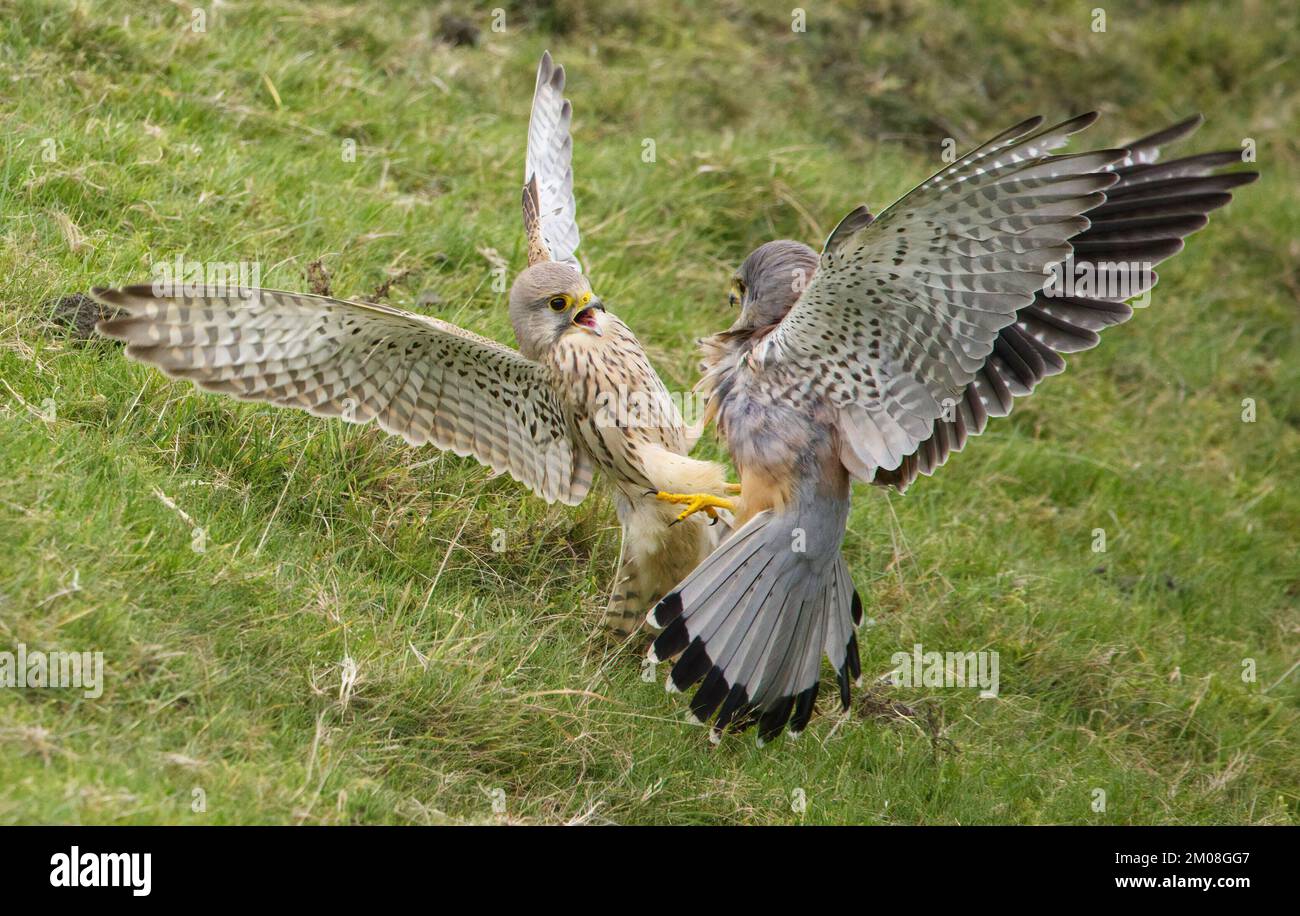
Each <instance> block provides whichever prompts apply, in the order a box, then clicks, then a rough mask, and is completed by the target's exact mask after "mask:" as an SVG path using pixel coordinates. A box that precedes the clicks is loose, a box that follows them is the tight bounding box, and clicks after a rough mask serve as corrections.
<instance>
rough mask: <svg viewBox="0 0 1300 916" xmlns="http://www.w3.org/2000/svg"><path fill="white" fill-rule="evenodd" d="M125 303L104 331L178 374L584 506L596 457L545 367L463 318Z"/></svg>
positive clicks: (241, 301)
mask: <svg viewBox="0 0 1300 916" xmlns="http://www.w3.org/2000/svg"><path fill="white" fill-rule="evenodd" d="M96 297H97V298H99V299H100V300H101V301H103V302H106V303H109V304H111V305H113V306H116V307H118V308H120V309H123V310H124V311H125V312H126V315H125V316H122V317H118V318H115V319H113V320H110V321H105V322H101V323H100V325H99V330H100V332H101V333H104V334H106V335H108V336H110V337H115V338H118V339H120V340H124V341H126V343H127V354H128V355H129V356H131V357H133V358H135V359H138V360H140V361H142V362H147V363H151V364H152V365H154V366H157V367H158V368H159V369H161V370H162V371H163V372H165V373H167V374H168V375H170V376H173V377H175V378H184V379H189V380H190V381H192V382H193V383H194V384H195V385H197V386H198V387H200V388H202V389H204V390H207V391H213V392H219V393H222V394H228V395H232V396H234V397H236V398H240V399H242V400H254V401H265V402H268V403H271V404H276V405H278V406H281V407H296V408H299V409H301V410H305V411H307V412H309V413H312V414H315V415H316V416H326V417H340V418H342V419H344V420H348V421H349V422H353V423H367V422H370V421H375V422H376V423H378V425H379V426H380V427H382V428H383V429H384V430H386V431H387V432H389V433H392V434H394V435H398V436H401V437H402V438H403V439H405V440H406V441H407V442H409V443H411V444H412V445H423V444H425V443H431V444H432V445H434V446H436V447H437V448H440V449H444V450H447V451H452V452H455V453H456V454H458V455H462V456H471V457H473V458H475V459H477V460H478V461H480V462H481V463H483V464H485V465H487V466H488V467H490V468H492V469H493V470H494V471H497V472H498V473H508V474H509V475H510V476H512V477H514V478H515V479H516V480H518V481H519V482H520V483H523V484H524V485H525V486H527V487H529V488H530V489H531V490H532V491H533V492H534V493H536V494H537V495H538V496H540V497H542V498H543V499H545V500H547V501H548V502H553V501H560V502H564V503H570V504H576V503H578V502H580V501H581V500H582V498H583V496H584V495H585V494H586V493H587V490H588V489H589V488H590V486H591V480H592V467H591V463H590V460H589V459H588V458H587V457H586V456H585V454H584V453H582V452H581V451H580V450H579V449H577V448H576V447H575V446H574V445H573V443H572V442H571V440H570V438H569V434H568V431H567V427H566V422H565V417H564V414H563V412H562V408H561V405H560V401H559V399H558V398H557V397H556V395H555V393H554V391H553V390H552V389H551V387H550V385H549V384H548V382H547V380H546V376H545V374H544V372H543V370H542V367H541V366H540V365H538V364H537V363H534V362H532V361H531V360H528V359H526V358H524V357H523V356H522V355H521V354H519V353H518V352H516V351H514V350H512V349H510V348H509V347H505V346H502V345H501V344H498V343H496V342H495V341H492V340H488V339H487V338H484V337H480V336H478V335H477V334H473V333H470V332H469V331H465V330H463V329H461V328H458V327H456V326H454V325H450V324H447V323H446V322H443V321H438V320H437V319H434V318H428V317H425V316H422V315H416V314H413V313H410V312H403V311H401V310H399V309H394V308H389V307H387V306H381V305H369V304H361V303H356V302H345V301H342V300H339V299H330V298H326V297H323V296H313V295H308V294H304V293H288V292H280V291H276V290H252V291H248V295H241V294H239V293H236V294H233V295H178V296H174V297H171V296H166V297H164V296H156V295H154V293H153V291H152V289H151V288H150V287H148V286H136V287H128V288H126V289H121V290H98V291H96Z"/></svg>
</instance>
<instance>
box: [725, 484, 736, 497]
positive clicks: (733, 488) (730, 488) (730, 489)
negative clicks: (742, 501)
mask: <svg viewBox="0 0 1300 916" xmlns="http://www.w3.org/2000/svg"><path fill="white" fill-rule="evenodd" d="M722 489H724V490H726V491H727V492H728V493H735V494H736V495H737V496H739V495H740V484H738V483H724V484H723V485H722Z"/></svg>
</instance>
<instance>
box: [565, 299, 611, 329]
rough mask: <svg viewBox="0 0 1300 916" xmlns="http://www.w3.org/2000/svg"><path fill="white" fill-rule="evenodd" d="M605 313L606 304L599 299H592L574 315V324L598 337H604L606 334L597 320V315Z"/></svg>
mask: <svg viewBox="0 0 1300 916" xmlns="http://www.w3.org/2000/svg"><path fill="white" fill-rule="evenodd" d="M603 311H605V306H604V304H603V303H602V302H601V301H600V300H599V299H592V300H590V301H589V302H588V303H587V304H586V305H584V306H583V307H582V308H580V309H578V310H577V311H576V312H574V313H573V323H574V324H576V325H577V326H578V327H580V328H583V329H584V330H587V331H590V332H591V333H593V334H595V335H596V336H597V337H604V336H605V332H604V331H602V330H601V329H600V323H599V322H598V321H597V320H596V313H597V312H603Z"/></svg>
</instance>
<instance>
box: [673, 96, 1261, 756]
mask: <svg viewBox="0 0 1300 916" xmlns="http://www.w3.org/2000/svg"><path fill="white" fill-rule="evenodd" d="M1095 119H1096V116H1095V115H1093V114H1087V115H1083V116H1080V117H1077V118H1074V119H1071V120H1069V121H1066V122H1064V123H1063V124H1059V125H1057V126H1055V127H1049V128H1047V129H1043V130H1040V129H1039V126H1040V124H1041V119H1039V118H1034V119H1031V120H1029V121H1025V122H1023V123H1021V124H1018V125H1016V126H1015V127H1013V128H1011V129H1010V130H1008V131H1006V132H1005V133H1002V134H1000V135H998V136H997V137H994V138H993V139H992V140H990V141H989V142H987V143H985V144H984V145H982V146H980V147H979V148H978V149H976V150H975V151H973V152H971V153H969V154H967V155H965V156H963V157H961V158H960V159H959V160H957V161H956V162H954V163H953V164H952V165H950V166H948V167H947V168H945V169H943V170H941V171H940V172H938V173H937V174H935V175H934V176H933V177H931V178H930V179H929V180H927V181H926V182H924V183H923V184H922V185H920V187H918V188H916V189H914V190H913V191H911V192H910V193H909V194H907V195H906V196H904V197H903V198H902V199H901V200H899V201H898V202H897V203H895V204H893V206H891V207H889V208H888V209H886V210H885V211H884V212H883V213H882V214H881V215H880V216H879V217H877V218H873V217H872V216H871V214H869V213H868V212H867V210H866V209H865V208H863V207H859V208H858V209H856V210H854V211H853V212H852V213H850V214H849V215H848V216H847V217H845V218H844V220H843V221H842V222H840V224H839V225H838V226H837V227H836V228H835V230H834V231H833V232H832V233H831V234H830V237H829V238H828V239H827V240H826V244H825V246H824V248H823V250H822V253H821V256H820V258H819V257H818V255H817V254H816V253H815V252H814V251H813V250H812V249H811V248H809V247H807V246H806V245H802V244H800V243H798V242H791V241H779V242H769V243H768V244H766V245H763V246H762V247H760V248H758V249H757V250H756V251H754V252H753V253H752V254H750V255H749V257H748V258H746V259H745V262H744V263H743V264H742V265H741V267H740V270H739V271H738V273H737V274H736V276H735V278H734V280H733V290H732V296H731V298H732V300H733V302H734V303H737V304H739V306H740V315H739V318H738V319H737V320H736V322H735V323H734V324H733V325H732V326H731V328H730V329H729V330H727V331H724V332H722V333H720V334H717V335H714V336H713V337H711V338H708V339H707V340H706V341H704V368H705V373H706V374H705V377H704V379H703V380H702V382H701V384H702V386H703V387H704V389H705V390H706V392H707V395H708V398H709V405H708V411H707V414H708V417H709V418H711V419H714V420H716V422H717V425H718V429H719V431H720V432H721V433H722V435H723V437H724V438H725V440H726V443H727V446H728V448H729V449H730V451H731V456H732V459H733V460H734V462H735V464H736V467H737V469H738V470H739V473H740V484H741V497H740V499H739V500H738V502H737V504H736V506H735V511H736V516H735V530H734V532H733V533H732V534H731V535H730V537H729V538H728V540H726V541H725V542H724V543H723V544H722V546H720V547H719V548H718V550H717V551H716V552H714V553H713V554H712V555H711V556H710V557H709V558H708V559H707V560H706V561H705V562H704V563H702V564H701V565H700V566H698V567H697V568H696V569H695V571H694V572H693V573H691V575H690V576H688V577H687V578H686V580H685V581H684V582H682V583H681V584H680V585H679V586H678V587H677V588H676V589H675V590H673V591H672V592H671V593H670V594H668V595H667V596H666V597H665V598H664V599H663V601H661V602H660V603H659V604H658V605H657V606H656V607H655V609H654V610H653V611H652V612H651V614H650V623H651V624H653V625H657V626H662V627H665V629H664V631H663V632H662V633H661V634H660V635H659V637H658V638H657V639H656V641H655V642H654V644H653V646H652V647H651V650H650V658H651V660H652V661H657V660H659V659H668V658H672V657H673V656H678V655H679V653H680V657H678V658H677V661H676V664H675V665H674V667H673V669H672V672H671V674H670V675H669V680H668V688H669V689H670V690H672V691H677V690H685V689H687V688H689V687H691V686H692V685H695V684H699V688H698V690H697V691H696V693H695V695H694V697H693V698H692V700H691V704H690V706H691V713H692V715H693V716H694V718H695V719H697V720H698V721H701V722H707V721H709V720H710V719H713V720H714V721H713V726H712V730H711V733H710V736H711V738H713V739H715V740H716V739H717V738H718V736H719V734H720V732H721V730H723V729H726V728H728V727H729V726H730V727H731V728H733V729H741V728H744V727H747V726H749V725H752V724H754V723H757V725H758V731H759V742H760V744H761V743H763V742H766V741H768V740H770V739H772V738H773V737H775V736H777V735H778V734H780V732H781V731H782V730H783V729H784V728H785V726H786V723H787V722H789V723H790V730H791V733H792V734H797V733H798V732H800V731H802V730H803V728H804V727H805V726H806V725H807V724H808V721H809V718H810V717H811V715H812V713H813V708H814V705H815V702H816V698H817V691H818V682H819V679H820V668H821V656H822V654H823V653H824V654H826V655H827V656H829V658H830V661H831V664H832V666H833V667H834V669H835V671H836V673H837V676H838V680H839V693H840V702H841V703H842V704H843V706H844V708H845V709H847V708H848V704H849V691H850V687H849V682H850V679H851V678H857V677H859V676H860V674H861V665H860V663H859V660H858V646H857V638H856V636H855V634H854V627H855V626H856V625H857V624H858V623H859V622H860V621H861V618H862V603H861V600H860V599H859V597H858V595H857V593H856V592H855V591H854V587H853V582H852V579H851V578H850V575H849V570H848V567H847V566H846V564H845V562H844V558H843V556H842V555H841V553H840V545H841V543H842V541H843V539H844V532H845V525H846V522H847V519H848V513H849V496H850V484H851V481H853V480H860V481H864V482H867V483H875V484H881V485H887V486H893V487H895V488H897V489H898V490H903V489H905V488H906V487H907V486H908V484H910V483H911V482H912V481H913V480H914V479H915V478H916V477H917V475H918V474H926V475H929V474H931V473H933V472H934V470H935V469H936V468H938V467H939V466H940V465H941V464H943V463H944V462H945V461H946V460H947V458H948V456H949V454H950V453H952V452H954V451H960V450H961V448H962V447H963V446H964V445H965V444H966V440H967V437H968V436H973V435H977V434H979V433H981V432H983V430H984V426H985V423H986V422H987V420H988V418H989V417H990V416H995V417H996V416H1004V415H1006V414H1007V413H1008V412H1010V410H1011V407H1012V403H1013V400H1014V399H1015V398H1017V397H1023V396H1025V395H1028V394H1030V393H1031V392H1032V391H1033V390H1034V387H1035V386H1036V385H1037V384H1038V383H1039V382H1040V381H1042V380H1043V378H1044V377H1046V376H1049V375H1055V374H1056V373H1058V372H1061V371H1062V370H1063V369H1064V368H1065V363H1064V361H1063V360H1062V358H1061V354H1063V353H1072V352H1075V351H1078V350H1085V349H1088V348H1089V347H1092V346H1094V345H1095V344H1096V343H1097V340H1098V337H1097V332H1098V331H1100V330H1102V329H1104V328H1106V327H1109V326H1110V325H1114V324H1119V323H1121V322H1123V321H1125V320H1127V319H1128V318H1129V317H1130V316H1131V315H1132V309H1131V308H1130V307H1129V306H1128V305H1127V304H1125V300H1127V299H1129V298H1131V297H1133V296H1140V295H1144V294H1145V293H1146V292H1147V291H1148V290H1150V288H1151V287H1152V286H1153V285H1154V284H1155V282H1156V275H1155V273H1154V271H1152V269H1151V268H1152V266H1153V265H1155V264H1157V263H1159V262H1160V261H1163V260H1164V259H1166V258H1168V257H1170V256H1171V255H1173V254H1175V253H1177V252H1178V251H1179V250H1181V249H1182V246H1183V242H1182V240H1183V238H1184V237H1185V236H1187V235H1189V234H1191V233H1192V232H1195V231H1196V230H1198V229H1200V228H1201V227H1202V226H1204V225H1205V224H1206V221H1207V216H1206V214H1207V213H1209V211H1211V210H1214V209H1216V208H1218V207H1221V206H1223V205H1224V204H1226V203H1227V202H1228V200H1229V199H1230V197H1231V195H1230V193H1229V192H1230V190H1231V189H1232V188H1234V187H1236V186H1238V185H1242V184H1246V183H1248V182H1250V181H1253V180H1255V179H1256V178H1257V177H1258V175H1257V174H1256V173H1254V172H1233V173H1225V174H1216V173H1217V172H1218V170H1219V169H1220V168H1222V167H1224V166H1227V165H1230V164H1232V163H1235V162H1239V161H1240V154H1239V152H1237V151H1229V152H1219V153H1205V154H1201V155H1196V156H1189V157H1187V158H1183V159H1176V160H1173V161H1170V162H1167V163H1159V162H1158V161H1157V160H1158V158H1159V153H1160V148H1161V147H1162V146H1163V145H1164V144H1166V143H1169V142H1171V141H1174V140H1178V139H1181V138H1182V137H1185V136H1186V135H1188V134H1190V133H1191V132H1192V131H1193V130H1195V129H1196V127H1197V126H1199V124H1200V122H1201V119H1200V118H1199V117H1195V118H1191V119H1188V120H1186V121H1183V122H1181V123H1179V124H1176V125H1174V126H1173V127H1170V128H1168V129H1166V130H1163V131H1160V132H1159V133H1156V134H1152V135H1151V136H1149V137H1145V138H1143V139H1141V140H1138V141H1135V142H1134V143H1132V144H1131V145H1129V146H1128V148H1126V149H1114V150H1100V151H1094V152H1085V153H1078V154H1072V155H1053V154H1052V152H1051V151H1052V150H1055V149H1058V148H1060V147H1061V146H1063V145H1064V144H1065V143H1066V140H1067V138H1068V137H1069V136H1070V135H1071V134H1074V133H1076V132H1077V131H1079V130H1082V129H1083V128H1085V127H1087V126H1088V125H1089V124H1091V123H1092V122H1093V121H1094V120H1095ZM1075 280H1078V281H1079V282H1077V283H1074V284H1073V286H1070V285H1069V284H1071V283H1072V282H1073V281H1075ZM805 281H806V282H805ZM715 716H716V718H714V717H715Z"/></svg>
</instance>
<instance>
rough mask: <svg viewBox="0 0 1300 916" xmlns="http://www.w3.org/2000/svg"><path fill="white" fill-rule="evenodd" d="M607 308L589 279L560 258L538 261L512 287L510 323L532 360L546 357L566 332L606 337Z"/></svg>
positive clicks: (523, 349) (522, 349)
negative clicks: (604, 318)
mask: <svg viewBox="0 0 1300 916" xmlns="http://www.w3.org/2000/svg"><path fill="white" fill-rule="evenodd" d="M604 311H605V306H604V305H602V304H601V301H600V300H599V299H597V298H596V297H595V295H594V294H593V293H592V291H591V284H590V283H588V282H587V278H586V277H584V276H583V275H582V274H581V273H579V272H578V271H577V270H575V269H574V268H573V267H571V266H570V265H568V264H565V263H562V262H560V261H541V262H539V263H537V264H534V265H533V266H531V267H529V268H527V269H526V270H524V271H522V272H521V273H520V274H519V276H518V277H516V278H515V282H514V285H513V286H511V287H510V323H511V324H512V325H514V329H515V340H516V341H518V343H519V351H520V352H521V353H523V354H524V356H526V357H528V358H529V359H534V360H540V359H542V358H543V357H544V356H545V355H546V354H547V353H548V352H549V351H550V349H551V348H552V347H554V346H555V344H556V343H558V342H559V340H560V338H561V337H563V336H564V335H565V334H569V333H579V334H594V335H595V336H597V337H601V336H603V334H604V331H603V329H602V319H603V317H604Z"/></svg>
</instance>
